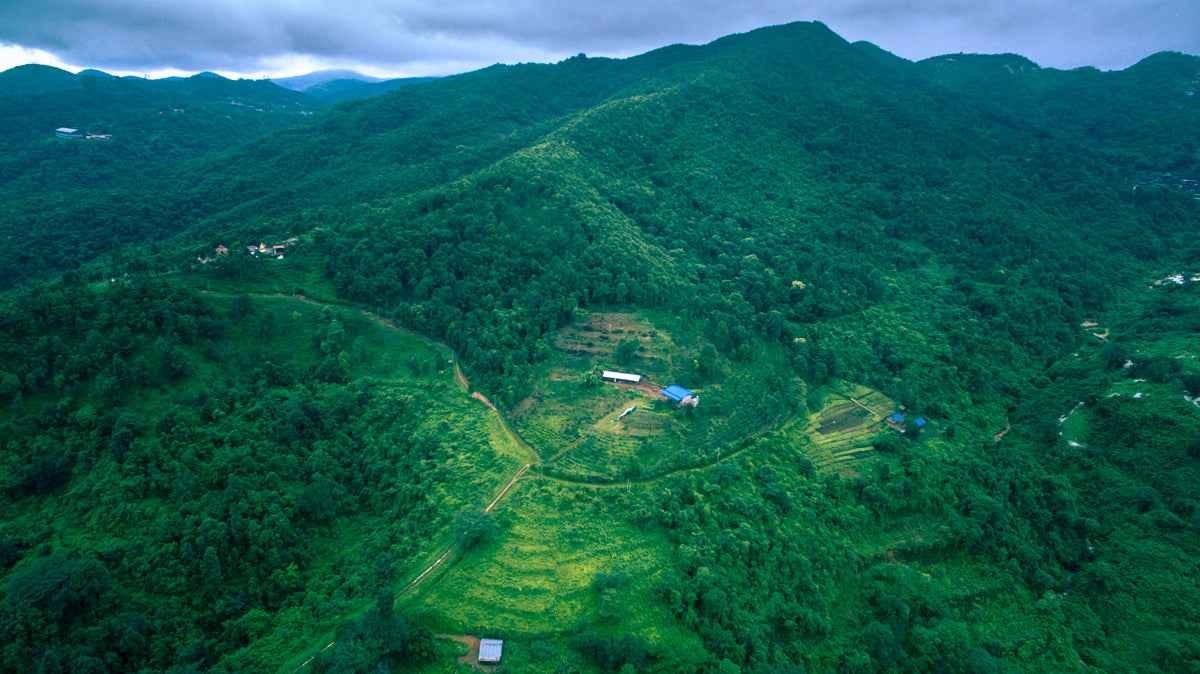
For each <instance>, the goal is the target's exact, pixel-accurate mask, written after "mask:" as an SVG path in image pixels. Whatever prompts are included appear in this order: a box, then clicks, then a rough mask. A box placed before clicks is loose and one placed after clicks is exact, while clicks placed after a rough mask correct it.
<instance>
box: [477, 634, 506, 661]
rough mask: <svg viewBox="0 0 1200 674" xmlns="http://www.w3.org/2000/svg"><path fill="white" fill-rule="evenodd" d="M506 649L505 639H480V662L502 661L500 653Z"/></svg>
mask: <svg viewBox="0 0 1200 674" xmlns="http://www.w3.org/2000/svg"><path fill="white" fill-rule="evenodd" d="M503 651H504V640H503V639H480V640H479V661H480V662H500V655H501V653H502V652H503Z"/></svg>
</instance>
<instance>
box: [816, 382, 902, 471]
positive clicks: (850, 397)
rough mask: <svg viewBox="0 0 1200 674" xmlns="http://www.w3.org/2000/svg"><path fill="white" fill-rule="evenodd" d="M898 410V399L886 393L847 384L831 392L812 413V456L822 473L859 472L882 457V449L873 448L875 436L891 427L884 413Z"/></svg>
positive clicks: (888, 413) (886, 414)
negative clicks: (896, 405) (895, 400)
mask: <svg viewBox="0 0 1200 674" xmlns="http://www.w3.org/2000/svg"><path fill="white" fill-rule="evenodd" d="M855 400H857V401H858V403H861V405H859V404H856V403H855V402H854V401H855ZM864 406H865V407H866V409H864ZM894 411H895V403H894V402H893V401H892V400H891V399H890V398H888V397H887V396H885V395H883V394H882V393H879V392H878V391H874V390H872V389H869V388H866V387H865V386H858V385H854V384H845V386H844V388H843V389H842V390H840V391H837V392H834V393H830V394H829V395H828V396H827V397H826V400H825V405H824V406H823V407H822V408H821V410H820V411H819V412H817V413H816V414H813V415H811V416H810V425H809V428H810V429H811V431H810V433H811V435H810V437H811V440H812V444H811V445H810V446H809V449H808V453H809V459H810V460H811V461H812V462H813V464H815V465H816V466H817V469H818V470H819V471H820V472H822V473H826V474H829V473H837V474H839V475H842V476H843V477H857V476H859V475H860V474H862V472H863V470H864V469H865V468H866V466H868V465H873V464H875V463H877V462H878V461H879V460H880V457H879V453H878V452H877V451H875V450H874V449H872V448H871V440H873V439H874V438H875V437H876V436H877V435H879V433H880V432H881V431H884V430H886V429H888V427H887V425H886V424H885V423H884V422H883V421H882V417H885V416H888V415H890V414H892V413H893V412H894Z"/></svg>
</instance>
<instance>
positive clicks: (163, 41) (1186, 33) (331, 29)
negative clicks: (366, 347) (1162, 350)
mask: <svg viewBox="0 0 1200 674" xmlns="http://www.w3.org/2000/svg"><path fill="white" fill-rule="evenodd" d="M813 19H816V20H821V21H824V22H825V23H827V24H829V26H830V27H831V28H832V29H833V30H835V31H837V32H839V33H841V34H842V35H843V36H844V37H846V38H847V39H851V40H858V39H865V40H869V41H872V42H875V43H876V44H878V45H880V46H881V47H883V48H884V49H888V50H890V51H892V52H894V53H896V54H898V55H900V56H904V57H906V58H922V57H924V56H932V55H935V54H938V53H949V52H957V51H980V52H1003V51H1009V52H1018V53H1022V54H1024V55H1026V56H1029V57H1030V58H1032V59H1033V60H1035V61H1038V62H1039V63H1042V64H1043V65H1053V66H1058V67H1070V66H1074V65H1082V64H1085V63H1092V64H1095V65H1098V66H1101V67H1123V66H1125V65H1128V64H1129V63H1131V62H1133V61H1135V60H1137V59H1139V58H1141V57H1144V56H1147V55H1149V54H1151V53H1153V52H1155V51H1160V50H1164V49H1173V50H1178V51H1186V52H1190V53H1197V52H1200V34H1198V33H1200V3H1197V2H1195V0H1152V1H1151V2H1146V1H1145V0H1095V1H1093V2H1075V3H1065V2H1055V3H1048V2H1044V1H1035V0H1008V1H1005V2H1001V1H1000V0H987V1H970V0H933V1H927V2H917V1H916V0H849V1H846V0H843V1H840V2H839V1H837V0H808V1H807V2H796V1H795V0H791V1H787V0H759V1H758V2H755V3H749V2H746V3H731V2H728V0H693V1H691V2H680V1H679V0H637V1H631V0H611V1H609V2H603V3H587V2H579V1H578V0H570V1H567V0H509V1H506V2H498V1H497V0H462V1H459V2H455V1H452V0H359V1H357V2H343V3H331V2H327V1H316V0H205V1H204V2H200V1H199V0H174V1H172V2H163V1H161V0H125V1H123V2H119V3H114V2H112V0H7V2H5V4H4V7H3V8H2V9H0V42H5V43H9V44H17V45H21V46H24V47H29V48H38V49H43V50H45V51H48V52H51V53H53V54H55V55H56V56H58V57H59V58H61V59H62V60H63V61H65V62H68V63H75V64H81V65H83V66H92V67H102V68H103V67H108V68H114V69H156V68H170V67H173V68H178V69H181V70H192V71H195V70H222V69H225V70H234V71H239V72H250V71H255V70H257V69H259V68H261V67H262V65H263V64H264V63H268V62H270V61H271V59H275V58H278V57H281V56H286V55H307V56H310V57H312V58H313V59H315V60H319V61H327V62H340V63H360V64H370V65H374V66H379V67H385V68H386V67H402V66H403V65H404V64H407V63H413V62H422V63H437V62H440V61H444V62H454V63H456V64H470V65H471V66H472V67H480V66H484V65H488V64H490V63H494V62H498V61H501V62H513V61H518V60H555V59H557V58H561V57H563V56H566V55H570V54H574V53H577V52H587V53H590V54H595V55H615V56H623V55H629V54H634V53H639V52H642V51H646V50H649V49H653V48H656V47H659V46H663V45H666V44H671V43H675V42H688V43H703V42H707V41H710V40H713V39H715V38H717V37H720V36H722V35H726V34H729V33H733V32H742V31H746V30H750V29H752V28H755V27H758V26H762V25H769V24H778V23H786V22H789V21H795V20H813Z"/></svg>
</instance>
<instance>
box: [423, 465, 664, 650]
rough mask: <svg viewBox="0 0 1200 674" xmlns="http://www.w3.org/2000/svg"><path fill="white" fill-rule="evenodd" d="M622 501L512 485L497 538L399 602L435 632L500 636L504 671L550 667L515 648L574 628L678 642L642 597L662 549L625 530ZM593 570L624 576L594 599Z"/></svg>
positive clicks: (544, 485) (615, 494) (615, 496)
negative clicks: (432, 620) (428, 620)
mask: <svg viewBox="0 0 1200 674" xmlns="http://www.w3.org/2000/svg"><path fill="white" fill-rule="evenodd" d="M623 503H624V491H623V490H600V491H596V490H589V489H586V488H581V487H574V486H569V485H562V484H558V483H554V482H551V481H541V480H537V479H536V478H529V479H525V480H522V481H521V482H520V483H519V484H518V485H517V486H516V487H514V492H513V493H511V494H510V496H509V498H507V499H506V500H505V501H504V502H503V503H501V504H500V505H499V506H497V508H496V511H495V514H496V516H497V518H498V519H499V520H500V521H501V522H502V524H503V531H502V533H501V534H500V535H499V536H498V537H497V539H496V540H494V541H492V542H490V543H487V544H484V545H482V546H480V547H478V548H476V549H474V550H471V551H469V552H467V553H465V554H464V555H463V556H462V558H461V559H460V561H459V562H458V563H457V564H456V565H455V566H454V567H453V568H452V569H450V570H448V571H447V572H445V573H444V574H443V575H442V576H441V577H440V578H438V579H437V580H436V582H433V583H429V584H428V586H427V587H422V588H420V589H419V590H418V592H417V593H416V594H414V595H413V596H412V597H411V598H410V599H409V600H408V602H407V603H408V604H409V606H410V607H412V608H419V609H421V610H423V611H425V612H426V613H427V615H430V616H436V628H437V630H438V631H442V632H446V633H453V634H464V633H465V634H473V635H477V636H478V635H483V634H488V635H509V636H507V637H506V638H508V639H510V640H513V641H514V648H513V649H512V650H511V651H510V649H509V647H508V645H507V642H506V647H505V665H506V666H508V667H510V668H514V669H515V670H516V671H534V672H538V671H551V670H552V667H553V664H554V663H553V662H544V661H543V662H539V661H537V660H535V659H534V658H533V657H532V655H531V654H529V653H528V651H526V655H527V656H528V657H523V656H522V651H521V649H520V647H519V646H518V642H521V641H522V640H524V641H525V643H526V644H527V643H528V642H529V640H530V638H531V636H530V635H541V636H539V637H537V638H546V637H547V635H557V634H561V633H563V632H565V631H568V630H573V629H574V628H575V627H576V626H578V625H579V624H581V623H584V622H589V623H595V624H596V625H597V626H598V629H600V630H604V631H609V632H611V633H614V634H624V633H632V634H639V635H641V636H642V637H644V638H645V639H646V640H647V642H649V643H664V642H665V641H667V640H673V639H684V638H687V637H685V636H684V635H683V633H682V631H681V630H679V628H678V627H677V626H676V625H675V622H674V620H673V618H671V617H670V615H669V614H668V613H666V611H665V610H664V609H663V608H661V607H660V606H659V604H658V602H656V601H655V600H654V599H653V598H652V597H651V596H650V588H651V585H652V583H653V580H654V578H655V575H656V573H657V572H658V571H659V570H660V569H664V568H668V567H669V564H670V555H671V549H670V546H669V545H667V544H666V543H665V542H663V541H661V540H660V539H656V538H652V537H648V536H646V535H645V534H644V533H643V532H641V531H639V530H637V529H635V528H634V527H632V526H631V525H629V524H627V523H626V522H625V521H624V520H623V518H621V517H620V515H619V513H620V512H622V506H623ZM599 573H605V574H623V575H624V576H626V577H627V579H628V580H627V581H626V582H625V583H624V585H622V586H621V587H620V588H619V589H617V590H616V593H615V594H609V595H602V594H601V593H599V592H597V591H596V590H595V589H594V587H593V580H594V578H595V577H596V575H597V574H599ZM631 607H637V610H631ZM510 653H511V658H510Z"/></svg>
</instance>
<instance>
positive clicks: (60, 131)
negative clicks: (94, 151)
mask: <svg viewBox="0 0 1200 674" xmlns="http://www.w3.org/2000/svg"><path fill="white" fill-rule="evenodd" d="M54 135H55V137H57V138H66V139H72V138H112V134H111V133H88V132H86V131H80V130H79V129H71V128H67V127H65V126H61V127H59V128H57V129H55V130H54Z"/></svg>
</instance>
